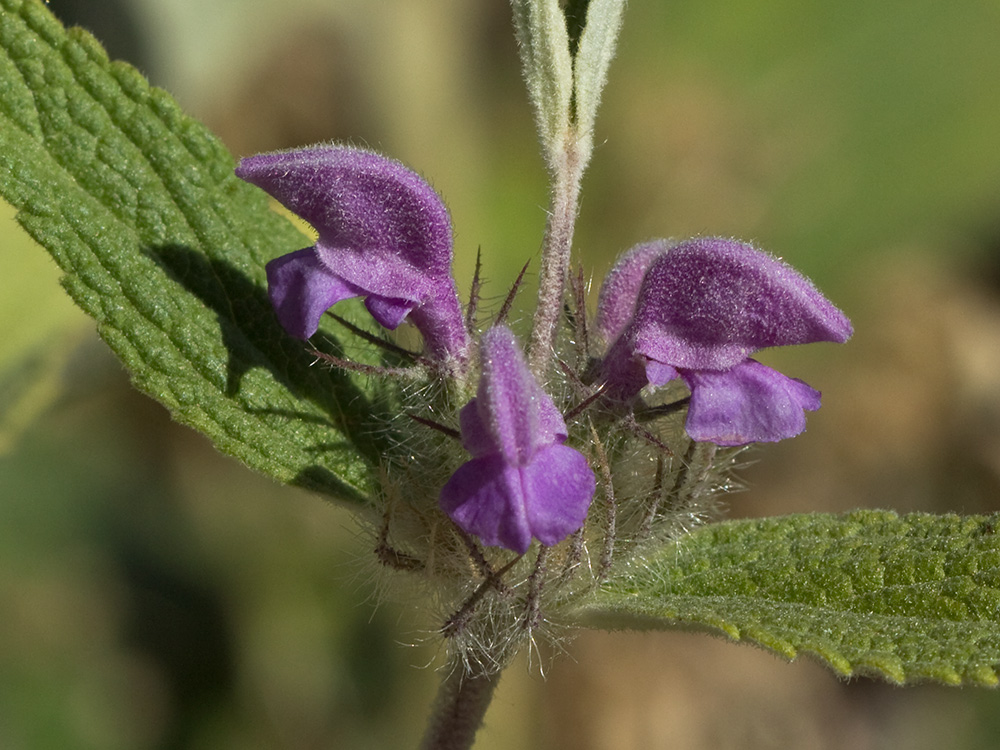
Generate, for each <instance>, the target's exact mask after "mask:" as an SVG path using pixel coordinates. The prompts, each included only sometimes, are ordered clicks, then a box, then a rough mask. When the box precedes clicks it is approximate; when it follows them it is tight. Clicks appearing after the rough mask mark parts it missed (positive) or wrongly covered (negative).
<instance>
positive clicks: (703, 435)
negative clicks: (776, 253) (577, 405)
mask: <svg viewBox="0 0 1000 750" xmlns="http://www.w3.org/2000/svg"><path fill="white" fill-rule="evenodd" d="M644 267H645V269H646V270H645V275H644V276H643V278H642V283H641V284H636V282H635V277H636V276H637V275H638V274H639V273H640V271H641V270H642V269H643V268H644ZM608 283H610V286H608ZM625 294H634V295H635V298H634V300H632V304H633V314H632V317H631V320H629V321H628V322H626V323H625V324H622V323H621V317H622V311H624V310H626V309H628V307H629V299H628V298H624V299H619V298H618V296H619V295H625ZM601 300H602V304H603V305H605V307H606V310H602V313H601V314H603V315H604V317H605V319H606V321H607V322H606V323H605V330H607V331H609V332H614V331H615V330H618V331H619V334H618V336H617V338H616V339H615V340H614V342H613V343H612V344H611V346H610V347H609V348H608V351H607V353H606V354H605V357H604V360H603V362H602V375H603V377H604V380H605V381H606V383H607V393H608V394H609V397H610V398H612V399H616V400H619V401H628V400H629V399H631V398H633V397H635V396H637V395H638V394H639V392H640V391H641V390H642V388H643V387H645V386H646V385H647V384H648V385H653V386H660V385H663V384H665V383H666V382H668V381H669V380H673V379H675V378H677V377H678V376H680V377H683V379H684V380H685V382H686V383H687V384H688V386H689V387H690V388H691V392H692V395H691V405H690V408H689V411H688V419H687V432H688V434H689V435H690V436H691V437H692V438H694V439H695V440H704V441H711V442H714V443H717V444H718V445H742V444H745V443H749V442H756V441H775V440H781V439H782V438H785V437H791V436H793V435H797V434H798V433H799V432H801V431H802V430H803V429H804V428H805V415H804V414H803V410H814V409H818V408H819V393H818V392H817V391H814V390H813V389H812V388H810V387H809V386H807V385H806V384H804V383H802V382H801V381H797V380H793V379H791V378H786V377H785V376H784V375H781V374H780V373H778V372H776V371H774V370H771V369H770V368H767V367H764V365H761V364H759V363H757V362H755V361H753V360H751V359H749V357H750V356H751V355H752V354H753V353H754V352H756V351H757V350H759V349H762V348H765V347H770V346H786V345H790V344H805V343H811V342H816V341H834V342H839V343H842V342H844V341H846V340H847V339H848V338H849V337H850V335H851V333H852V329H851V324H850V321H848V319H847V317H846V316H845V315H844V314H843V313H842V312H841V311H840V310H838V309H837V308H836V307H834V306H833V305H832V304H831V303H830V302H829V300H827V299H826V298H825V297H824V296H823V295H822V294H820V292H818V291H817V290H816V288H815V287H814V286H813V285H812V283H811V282H810V281H809V280H808V279H806V278H805V277H804V276H802V275H801V274H799V273H798V272H797V271H795V270H794V269H792V268H791V267H789V266H788V265H786V264H784V263H782V262H781V261H779V260H777V259H775V258H773V257H771V256H770V255H767V254H766V253H763V252H761V251H760V250H757V249H756V248H754V247H752V246H751V245H747V244H745V243H741V242H737V241H735V240H727V239H719V238H700V239H694V240H688V241H687V242H682V243H680V244H677V245H673V246H671V245H670V244H668V243H667V242H665V241H663V242H660V243H656V242H651V243H646V244H645V245H640V246H638V247H637V248H635V249H633V250H631V251H629V252H628V253H626V255H625V256H624V257H623V258H622V260H621V261H619V263H618V264H616V266H615V269H614V270H613V272H612V278H611V280H610V282H606V285H605V287H604V288H602V290H601ZM605 300H607V302H605Z"/></svg>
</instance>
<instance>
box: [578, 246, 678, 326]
mask: <svg viewBox="0 0 1000 750" xmlns="http://www.w3.org/2000/svg"><path fill="white" fill-rule="evenodd" d="M672 246H673V243H671V242H670V241H669V240H653V241H652V242H646V243H643V244H641V245H636V246H635V247H633V248H632V249H631V250H628V251H626V252H624V253H622V255H621V257H620V258H618V260H617V261H616V262H615V265H614V266H613V267H612V268H611V270H610V271H608V275H607V276H605V277H604V283H603V284H601V293H600V296H599V297H598V299H597V318H596V320H595V321H594V330H595V331H596V332H597V335H598V336H600V337H601V338H602V339H603V340H604V341H605V342H606V343H609V344H610V343H611V342H612V341H614V340H615V339H616V338H618V336H619V335H621V333H622V331H624V330H625V326H627V325H628V324H629V322H630V321H631V320H632V314H633V313H634V312H635V305H636V302H637V301H638V299H639V288H640V287H641V286H642V281H643V279H644V278H645V277H646V271H648V270H649V267H650V266H651V265H652V264H653V261H654V260H656V259H657V258H658V257H660V256H661V255H663V253H665V252H666V251H667V250H669V249H670V248H671V247H672Z"/></svg>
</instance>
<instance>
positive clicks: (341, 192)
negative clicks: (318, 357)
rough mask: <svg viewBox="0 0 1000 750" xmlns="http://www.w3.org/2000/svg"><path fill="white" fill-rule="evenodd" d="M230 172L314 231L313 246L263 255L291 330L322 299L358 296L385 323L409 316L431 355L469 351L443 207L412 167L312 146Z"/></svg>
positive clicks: (308, 328) (443, 358) (453, 357)
mask: <svg viewBox="0 0 1000 750" xmlns="http://www.w3.org/2000/svg"><path fill="white" fill-rule="evenodd" d="M236 176H237V177H239V178H241V179H243V180H246V181H247V182H250V183H252V184H254V185H257V186H258V187H260V188H263V189H264V190H266V191H267V192H268V193H270V194H271V195H272V196H273V197H274V198H276V199H277V200H278V201H279V202H280V203H281V204H283V205H284V206H285V207H286V208H288V209H289V210H290V211H292V212H293V213H296V214H298V215H299V216H301V217H302V218H303V219H305V220H306V221H307V222H309V223H310V224H311V225H312V226H313V227H314V228H315V229H316V231H317V232H318V234H319V239H318V240H317V242H316V244H315V245H314V246H313V247H310V248H307V249H305V250H299V251H298V252H294V253H290V254H288V255H284V256H282V257H280V258H277V259H275V260H273V261H271V262H270V263H268V265H267V277H268V291H269V294H270V296H271V302H272V305H273V306H274V309H275V312H276V313H277V315H278V319H279V320H280V321H281V324H282V326H283V327H284V328H285V330H286V331H288V333H289V334H290V335H292V336H295V337H297V338H302V339H307V338H309V337H310V336H312V335H313V334H314V333H315V332H316V329H317V328H318V326H319V321H320V318H321V317H322V315H323V313H324V312H325V311H326V310H327V309H328V308H329V307H331V306H333V305H334V304H336V303H337V302H339V301H341V300H344V299H348V298H350V297H364V298H365V305H366V307H367V308H368V311H369V312H370V313H371V314H372V316H373V317H374V318H375V320H376V321H378V323H379V324H380V325H382V326H385V327H386V328H389V329H393V328H395V327H396V326H398V325H399V324H400V323H401V322H402V321H403V320H404V319H409V320H410V321H411V322H412V323H413V324H414V325H415V326H416V327H417V329H418V330H419V331H420V333H421V334H422V335H423V337H424V343H425V345H426V347H427V350H428V354H429V356H431V357H432V358H434V359H436V360H438V361H439V362H444V363H455V362H459V363H460V362H463V361H464V360H465V359H466V358H467V357H468V350H469V341H468V334H467V332H466V330H465V324H464V321H463V317H462V310H461V306H460V304H459V301H458V294H457V292H456V290H455V283H454V281H453V280H452V278H451V259H452V239H451V223H450V220H449V218H448V210H447V209H446V208H445V206H444V204H443V203H442V202H441V199H440V198H439V197H438V195H437V193H435V192H434V190H433V188H431V187H430V185H428V184H427V183H426V182H425V181H424V180H423V179H422V178H421V177H420V176H419V175H417V174H416V173H414V172H412V171H411V170H409V169H407V168H406V167H404V166H403V165H401V164H399V163H398V162H395V161H392V160H391V159H387V158H385V157H384V156H380V155H378V154H374V153H371V152H368V151H362V150H360V149H354V148H341V147H334V146H318V147H313V148H308V149H300V150H296V151H283V152H279V153H273V154H260V155H258V156H252V157H249V158H247V159H243V160H242V161H241V162H240V164H239V166H238V167H237V168H236Z"/></svg>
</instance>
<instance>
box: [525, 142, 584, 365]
mask: <svg viewBox="0 0 1000 750" xmlns="http://www.w3.org/2000/svg"><path fill="white" fill-rule="evenodd" d="M580 145H581V143H580V140H579V139H578V138H577V137H576V132H575V130H568V131H567V133H566V136H565V139H564V141H563V147H562V150H561V153H560V154H559V155H558V158H557V161H556V164H555V166H554V168H553V174H552V179H553V184H552V195H551V199H550V203H549V218H548V221H547V223H546V226H545V237H544V239H543V241H542V263H541V269H540V272H539V280H538V305H537V307H536V308H535V317H534V323H533V326H532V329H531V342H530V344H529V347H528V359H529V362H530V367H531V371H532V372H533V373H535V376H536V377H537V378H540V379H542V380H544V379H545V377H546V374H547V371H548V368H549V365H550V363H551V361H552V354H553V351H554V349H555V338H556V331H557V328H558V324H559V318H560V316H561V315H562V311H563V303H564V301H565V296H566V280H567V276H568V273H569V260H570V253H571V250H572V247H573V230H574V227H575V225H576V216H577V210H578V203H579V197H580V181H581V179H582V177H583V172H584V170H585V169H586V166H587V160H588V157H589V154H587V153H581V151H580Z"/></svg>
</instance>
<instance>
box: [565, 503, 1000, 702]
mask: <svg viewBox="0 0 1000 750" xmlns="http://www.w3.org/2000/svg"><path fill="white" fill-rule="evenodd" d="M998 530H1000V514H997V515H993V516H987V517H984V516H964V517H963V516H955V515H945V516H934V515H927V514H920V513H915V514H911V515H906V516H899V515H897V514H895V513H892V512H888V511H874V510H861V511H855V512H853V513H848V514H846V515H842V516H835V515H822V514H806V515H793V516H786V517H781V518H770V519H761V520H758V519H752V520H741V521H730V522H726V523H719V524H712V525H709V526H705V527H703V528H701V529H699V530H697V531H695V532H692V533H691V534H689V535H687V536H685V537H683V538H682V539H680V540H679V541H678V542H677V543H676V544H674V545H670V546H669V547H666V548H664V549H662V550H660V551H658V552H657V553H656V555H655V556H654V557H652V559H647V560H645V561H643V564H642V565H634V566H632V567H631V568H630V569H629V571H628V572H627V573H626V574H624V575H621V576H619V577H616V578H614V579H612V580H610V581H608V582H607V583H606V585H604V586H603V587H602V589H601V590H600V591H599V592H598V594H597V596H596V598H595V599H593V600H590V601H588V602H587V603H586V604H585V605H583V606H582V607H580V608H579V609H578V610H576V611H575V613H574V618H575V619H576V620H578V621H579V622H580V624H584V625H587V626H590V627H603V628H612V629H618V628H643V629H672V628H693V629H703V630H709V631H712V632H716V633H719V634H723V635H725V636H728V637H729V638H732V639H733V640H746V641H750V642H752V643H756V644H758V645H760V646H764V647H765V648H767V649H770V650H771V651H774V652H776V653H777V654H779V655H781V656H784V657H786V658H788V659H793V658H795V656H796V655H797V654H798V653H799V652H801V651H805V652H809V653H812V654H814V655H815V656H818V657H819V658H820V659H821V660H822V661H824V662H826V663H827V664H828V665H829V666H830V667H832V668H833V669H834V671H836V672H837V673H839V674H841V675H844V676H850V675H858V674H861V675H872V676H879V677H883V678H885V679H887V680H890V681H892V682H895V683H908V682H914V681H919V680H935V681H938V682H943V683H946V684H949V685H959V684H963V683H967V684H975V685H990V686H993V685H996V684H997V681H998V680H997V672H996V669H997V666H998V665H1000V534H998V533H997V532H998Z"/></svg>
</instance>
